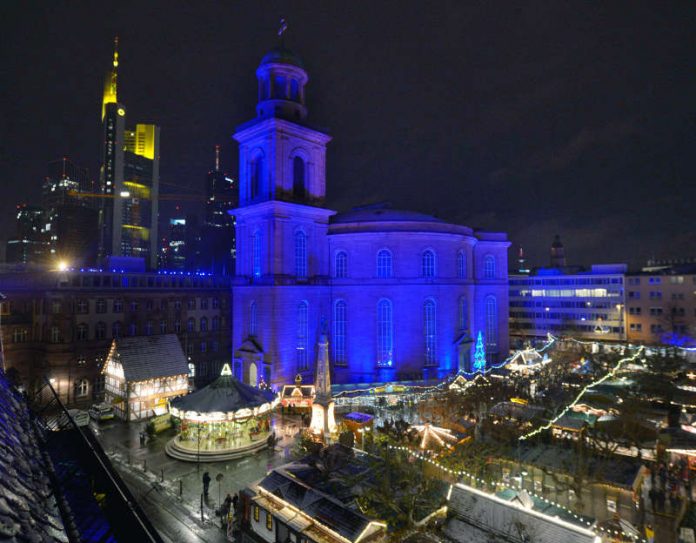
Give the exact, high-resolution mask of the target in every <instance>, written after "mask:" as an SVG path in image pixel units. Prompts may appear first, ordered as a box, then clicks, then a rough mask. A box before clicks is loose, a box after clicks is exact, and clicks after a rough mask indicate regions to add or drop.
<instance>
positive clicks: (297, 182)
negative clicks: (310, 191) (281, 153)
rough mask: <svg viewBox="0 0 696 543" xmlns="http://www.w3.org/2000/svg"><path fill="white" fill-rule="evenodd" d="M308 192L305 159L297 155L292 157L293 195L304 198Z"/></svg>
mask: <svg viewBox="0 0 696 543" xmlns="http://www.w3.org/2000/svg"><path fill="white" fill-rule="evenodd" d="M305 194H306V172H305V161H304V160H303V159H302V157H299V156H296V157H295V158H293V159H292V195H293V197H294V198H297V199H302V198H304V197H305Z"/></svg>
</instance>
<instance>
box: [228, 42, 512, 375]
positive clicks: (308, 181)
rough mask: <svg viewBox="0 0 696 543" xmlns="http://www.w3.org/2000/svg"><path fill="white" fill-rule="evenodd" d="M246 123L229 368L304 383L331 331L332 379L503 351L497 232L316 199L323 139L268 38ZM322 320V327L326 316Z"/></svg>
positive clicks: (282, 55) (436, 371)
mask: <svg viewBox="0 0 696 543" xmlns="http://www.w3.org/2000/svg"><path fill="white" fill-rule="evenodd" d="M256 76H257V78H258V104H257V106H256V118H255V119H253V120H252V121H250V122H248V123H246V124H244V125H242V126H240V127H239V128H238V129H237V132H236V133H235V134H234V139H235V140H236V141H237V142H238V143H239V190H240V193H239V207H238V208H237V209H235V210H234V211H233V214H234V216H235V217H236V236H237V263H236V275H237V278H236V282H235V286H234V287H233V289H234V290H233V304H234V305H233V331H232V333H233V341H232V344H233V348H234V353H233V362H234V367H235V373H236V374H237V375H238V376H239V377H240V378H242V379H243V380H244V381H246V382H249V383H252V384H256V383H257V382H260V380H261V379H263V380H264V381H265V382H266V383H268V384H272V385H274V386H277V385H280V384H285V383H291V382H293V381H294V378H295V375H296V374H298V373H300V374H301V375H302V376H303V380H304V381H305V382H312V381H313V375H314V362H315V351H316V344H317V338H318V337H319V334H320V333H321V329H322V327H325V328H326V331H327V332H328V336H329V345H330V354H331V364H332V372H333V375H332V382H334V383H373V382H384V381H397V380H408V379H423V378H426V379H430V378H442V377H444V376H446V375H448V374H451V373H454V372H456V371H457V370H458V369H460V368H461V369H464V370H469V369H470V368H471V365H472V362H473V351H474V349H473V342H472V338H475V337H476V335H477V334H478V333H479V332H481V333H482V334H483V337H484V338H485V348H486V355H487V357H488V360H489V361H496V360H498V359H501V358H503V357H505V356H506V355H507V351H508V324H507V321H508V278H507V248H508V246H509V245H510V243H509V242H508V240H507V236H506V234H503V233H492V232H481V231H475V230H472V229H471V228H469V227H467V226H461V225H457V224H450V223H447V222H445V221H442V220H440V219H437V218H435V217H431V216H429V215H424V214H421V213H415V212H412V211H397V210H393V209H384V208H363V209H359V210H354V211H350V212H347V213H337V212H336V211H332V210H330V209H327V208H326V207H325V205H324V201H325V194H326V146H327V144H328V143H329V142H330V141H331V136H329V135H328V134H326V133H324V132H322V131H319V130H316V129H314V128H312V127H311V126H310V125H309V124H307V105H306V101H305V86H306V85H307V81H308V79H309V78H308V76H307V72H306V71H305V69H304V67H303V64H302V61H301V60H300V59H299V58H298V57H297V56H296V55H295V54H293V53H292V52H291V51H290V50H288V49H286V48H284V47H276V48H275V49H272V50H271V51H270V52H269V53H268V54H266V56H264V57H263V59H262V61H261V64H260V65H259V67H258V69H257V70H256ZM322 323H324V324H322Z"/></svg>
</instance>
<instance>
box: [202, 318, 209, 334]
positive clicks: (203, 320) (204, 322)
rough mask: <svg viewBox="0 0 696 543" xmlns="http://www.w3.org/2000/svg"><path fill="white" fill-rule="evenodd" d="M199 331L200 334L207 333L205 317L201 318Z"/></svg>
mask: <svg viewBox="0 0 696 543" xmlns="http://www.w3.org/2000/svg"><path fill="white" fill-rule="evenodd" d="M200 331H201V332H207V331H208V319H207V318H206V317H201V325H200Z"/></svg>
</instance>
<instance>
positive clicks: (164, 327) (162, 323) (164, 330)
mask: <svg viewBox="0 0 696 543" xmlns="http://www.w3.org/2000/svg"><path fill="white" fill-rule="evenodd" d="M159 333H160V334H166V333H167V321H166V320H164V319H162V320H161V321H160V332H159Z"/></svg>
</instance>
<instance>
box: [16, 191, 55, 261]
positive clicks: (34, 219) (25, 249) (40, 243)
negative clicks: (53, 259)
mask: <svg viewBox="0 0 696 543" xmlns="http://www.w3.org/2000/svg"><path fill="white" fill-rule="evenodd" d="M44 221H45V213H44V210H43V208H41V207H39V206H30V205H27V204H20V205H18V206H17V226H16V228H17V230H16V235H15V237H14V238H13V239H10V240H8V242H7V252H6V254H5V260H6V261H7V263H9V264H28V263H43V262H45V261H46V259H47V258H48V254H49V241H48V239H46V234H45V232H44V229H43V228H44Z"/></svg>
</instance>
